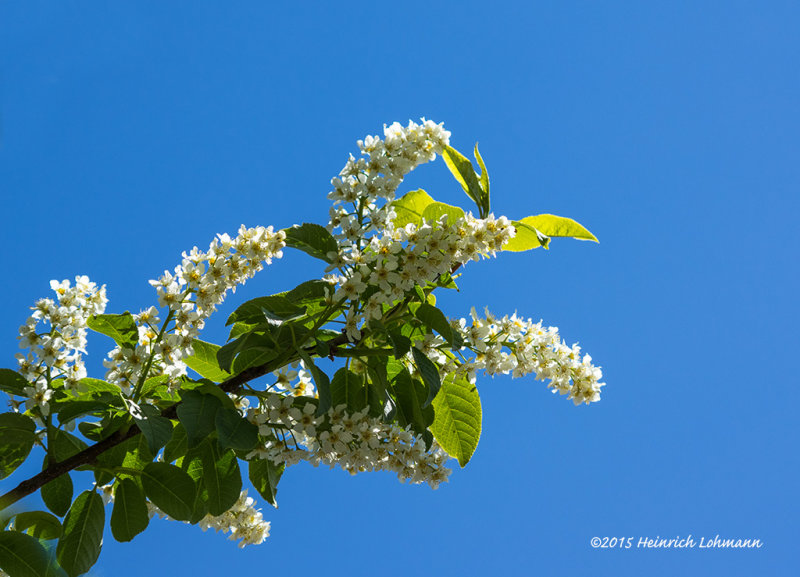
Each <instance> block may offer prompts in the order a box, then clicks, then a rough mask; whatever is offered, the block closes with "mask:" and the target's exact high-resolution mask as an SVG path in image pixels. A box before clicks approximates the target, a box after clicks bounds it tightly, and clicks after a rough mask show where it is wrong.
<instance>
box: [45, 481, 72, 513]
mask: <svg viewBox="0 0 800 577" xmlns="http://www.w3.org/2000/svg"><path fill="white" fill-rule="evenodd" d="M72 492H73V489H72V479H71V478H70V476H69V473H64V474H63V475H59V476H58V477H56V478H55V479H53V480H52V481H50V482H49V483H47V484H45V485H44V486H43V487H42V488H41V495H42V501H44V504H45V505H46V506H47V508H48V509H50V510H51V511H52V512H53V513H55V514H56V515H58V516H59V517H63V516H64V515H66V514H67V511H69V506H70V505H71V504H72Z"/></svg>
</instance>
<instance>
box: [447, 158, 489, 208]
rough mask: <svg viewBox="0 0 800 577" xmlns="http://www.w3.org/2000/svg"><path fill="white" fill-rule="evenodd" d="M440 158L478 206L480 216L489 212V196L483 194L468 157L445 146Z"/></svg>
mask: <svg viewBox="0 0 800 577" xmlns="http://www.w3.org/2000/svg"><path fill="white" fill-rule="evenodd" d="M442 158H443V159H444V162H445V164H446V165H447V168H448V169H450V172H451V173H452V175H453V176H454V177H455V179H456V180H457V181H458V183H459V184H460V185H461V188H463V189H464V192H466V193H467V196H468V197H470V198H471V199H472V200H473V202H474V203H475V204H476V205H477V206H478V209H479V211H480V215H481V217H484V216H486V214H488V212H489V198H488V196H486V195H484V192H483V189H482V188H481V183H480V181H479V180H478V175H477V174H476V173H475V169H474V168H473V166H472V162H470V160H469V158H467V157H466V156H464V155H463V154H461V153H460V152H459V151H457V150H456V149H455V148H453V147H452V146H445V147H444V149H443V150H442Z"/></svg>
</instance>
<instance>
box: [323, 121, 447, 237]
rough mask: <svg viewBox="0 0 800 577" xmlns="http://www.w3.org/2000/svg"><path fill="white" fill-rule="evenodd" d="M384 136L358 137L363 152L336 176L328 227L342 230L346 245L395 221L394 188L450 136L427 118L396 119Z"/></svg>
mask: <svg viewBox="0 0 800 577" xmlns="http://www.w3.org/2000/svg"><path fill="white" fill-rule="evenodd" d="M383 135H384V137H383V139H381V138H379V137H377V136H367V137H366V138H365V139H364V140H359V141H358V147H359V149H360V150H361V157H360V158H358V159H356V158H355V157H354V156H353V155H352V154H351V155H350V158H349V160H348V161H347V164H345V166H344V168H343V169H342V170H341V172H340V173H339V176H338V177H336V178H334V179H333V180H331V184H332V185H333V190H332V191H331V192H330V193H329V194H328V198H329V199H331V200H332V201H333V206H332V207H331V209H330V222H329V224H328V229H329V230H331V231H334V230H336V229H338V230H339V232H338V234H337V235H336V236H337V239H338V240H339V243H340V244H341V245H342V246H353V247H356V248H358V245H359V243H360V239H362V238H364V237H365V236H366V234H367V233H368V232H369V231H371V230H380V229H384V228H385V227H387V226H389V225H390V224H391V220H392V212H391V209H389V208H387V206H386V204H385V202H383V204H379V203H380V202H381V201H391V200H393V199H394V193H395V191H396V190H397V187H398V186H400V183H401V182H403V177H405V175H406V174H408V173H409V172H411V171H412V170H414V169H415V168H416V167H417V166H419V165H421V164H424V163H426V162H430V161H432V160H433V159H435V158H436V154H438V153H441V151H442V148H443V147H444V146H445V145H447V144H448V143H449V141H450V133H449V132H448V131H447V130H445V129H444V125H443V124H436V123H435V122H433V121H431V120H425V119H422V124H417V123H416V122H409V123H408V126H405V127H404V126H402V125H401V124H399V123H398V122H395V123H394V124H392V125H391V126H384V128H383Z"/></svg>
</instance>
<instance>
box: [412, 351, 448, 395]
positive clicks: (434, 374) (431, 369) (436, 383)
mask: <svg viewBox="0 0 800 577" xmlns="http://www.w3.org/2000/svg"><path fill="white" fill-rule="evenodd" d="M411 354H412V355H413V356H414V363H415V364H416V365H417V370H419V373H420V375H422V380H423V381H425V384H426V385H428V399H427V400H426V401H425V404H424V405H423V407H427V406H428V405H430V404H431V401H433V398H434V397H435V396H436V393H438V392H439V388H440V387H441V385H442V381H441V379H440V377H439V369H438V368H437V367H436V365H435V364H434V363H433V361H431V360H430V359H429V358H428V357H426V356H425V353H423V352H422V351H421V350H419V349H418V348H417V347H413V348H412V349H411Z"/></svg>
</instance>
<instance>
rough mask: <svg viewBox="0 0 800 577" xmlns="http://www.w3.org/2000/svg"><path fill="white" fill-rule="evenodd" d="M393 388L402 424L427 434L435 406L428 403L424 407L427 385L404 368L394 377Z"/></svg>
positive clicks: (417, 432) (416, 431) (421, 433)
mask: <svg viewBox="0 0 800 577" xmlns="http://www.w3.org/2000/svg"><path fill="white" fill-rule="evenodd" d="M391 372H392V371H390V372H389V374H391ZM391 388H392V393H393V394H394V398H395V400H396V401H397V416H398V420H399V421H400V425H401V426H403V427H405V426H411V430H412V431H414V432H415V433H416V434H418V435H425V433H427V432H428V425H430V424H431V423H432V422H433V419H434V410H433V407H432V406H431V405H428V406H427V407H424V408H423V400H424V399H425V396H426V394H427V392H426V390H425V386H424V385H423V384H422V383H420V382H419V381H415V380H413V379H412V378H411V375H410V374H409V373H408V370H407V369H405V368H402V370H400V372H398V373H397V375H396V376H395V377H394V378H393V379H392V381H391Z"/></svg>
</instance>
